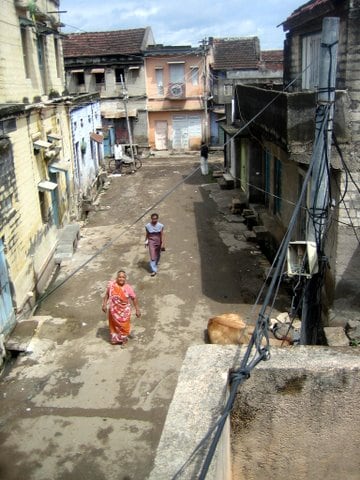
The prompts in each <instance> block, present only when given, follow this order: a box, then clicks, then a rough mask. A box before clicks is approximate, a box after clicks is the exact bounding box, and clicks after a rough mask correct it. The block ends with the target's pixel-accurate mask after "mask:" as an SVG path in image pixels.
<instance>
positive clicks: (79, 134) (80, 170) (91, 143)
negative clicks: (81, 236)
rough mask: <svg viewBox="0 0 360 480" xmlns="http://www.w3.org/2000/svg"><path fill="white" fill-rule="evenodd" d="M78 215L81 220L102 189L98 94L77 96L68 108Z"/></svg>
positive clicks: (101, 143)
mask: <svg viewBox="0 0 360 480" xmlns="http://www.w3.org/2000/svg"><path fill="white" fill-rule="evenodd" d="M69 116H70V124H71V137H72V148H73V158H74V190H75V196H76V198H75V203H76V207H77V216H78V217H82V216H84V214H86V212H87V211H88V208H89V206H90V205H91V204H92V202H93V200H94V199H95V198H96V196H97V194H98V191H99V189H100V188H101V186H102V182H103V180H102V172H103V171H104V170H105V166H104V149H103V140H104V137H103V135H102V131H103V129H102V125H101V108H100V99H99V95H98V94H93V95H86V94H84V95H79V96H77V97H76V98H74V99H73V100H72V103H71V106H70V107H69Z"/></svg>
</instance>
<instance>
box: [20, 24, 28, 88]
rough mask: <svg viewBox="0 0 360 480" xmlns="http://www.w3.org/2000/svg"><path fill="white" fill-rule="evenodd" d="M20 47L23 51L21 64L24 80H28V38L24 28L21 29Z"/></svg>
mask: <svg viewBox="0 0 360 480" xmlns="http://www.w3.org/2000/svg"><path fill="white" fill-rule="evenodd" d="M20 32H21V46H22V51H23V62H24V68H25V76H26V78H30V65H29V51H28V36H27V30H26V28H21V29H20Z"/></svg>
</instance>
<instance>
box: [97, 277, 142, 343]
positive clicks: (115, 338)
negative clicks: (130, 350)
mask: <svg viewBox="0 0 360 480" xmlns="http://www.w3.org/2000/svg"><path fill="white" fill-rule="evenodd" d="M130 300H131V301H132V303H133V305H134V307H135V313H136V316H137V317H140V316H141V313H140V309H139V305H138V301H137V298H136V295H135V292H134V290H133V288H132V287H131V286H130V285H129V284H128V283H126V273H125V272H124V271H123V270H119V271H118V273H117V276H116V280H111V281H110V282H109V283H108V286H107V289H106V292H105V295H104V298H103V303H102V309H103V311H104V312H107V313H108V320H109V329H110V343H111V344H112V345H124V344H125V343H126V342H127V340H128V337H129V334H130V331H131V326H130V317H131V303H130Z"/></svg>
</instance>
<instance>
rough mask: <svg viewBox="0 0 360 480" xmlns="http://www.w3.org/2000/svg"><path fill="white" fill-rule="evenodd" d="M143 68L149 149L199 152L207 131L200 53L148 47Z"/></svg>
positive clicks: (202, 64)
mask: <svg viewBox="0 0 360 480" xmlns="http://www.w3.org/2000/svg"><path fill="white" fill-rule="evenodd" d="M145 68H146V90H147V97H148V105H147V110H148V133H149V144H150V147H151V148H153V149H155V150H183V151H186V150H197V149H199V147H200V144H201V142H202V140H204V139H205V138H206V131H207V119H206V114H205V112H206V107H205V101H206V93H205V91H206V82H205V81H204V79H205V78H206V75H205V60H204V54H203V51H202V50H201V49H199V48H192V47H190V46H163V45H154V46H150V47H148V49H147V50H146V52H145Z"/></svg>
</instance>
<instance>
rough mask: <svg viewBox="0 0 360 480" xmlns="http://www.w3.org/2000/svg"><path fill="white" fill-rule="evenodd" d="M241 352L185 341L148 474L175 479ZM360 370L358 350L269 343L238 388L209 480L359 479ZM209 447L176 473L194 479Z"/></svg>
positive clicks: (214, 412) (215, 412) (216, 410)
mask: <svg viewBox="0 0 360 480" xmlns="http://www.w3.org/2000/svg"><path fill="white" fill-rule="evenodd" d="M243 352H244V350H239V349H238V348H236V347H231V346H229V347H221V346H216V345H203V346H194V347H191V348H189V350H188V352H187V355H186V358H185V361H184V364H183V366H182V369H181V372H180V377H179V381H178V385H177V388H176V391H175V394H174V398H173V401H172V403H171V405H170V409H169V412H168V416H167V419H166V422H165V426H164V430H163V433H162V437H161V440H160V443H159V446H158V452H157V456H156V459H155V466H154V469H153V471H152V473H151V475H150V479H151V480H155V479H156V480H162V479H169V478H173V477H174V475H175V474H176V473H177V472H178V470H179V469H180V467H181V466H182V465H183V464H184V463H185V462H186V461H187V460H188V458H189V456H190V455H191V453H192V452H193V451H194V449H195V448H196V447H197V445H198V443H199V441H200V440H201V439H202V438H203V437H204V435H205V434H206V433H207V432H208V429H209V427H210V426H211V425H213V422H214V421H216V419H217V418H218V417H219V415H220V413H221V411H222V406H223V404H224V401H225V396H226V392H227V377H228V371H229V369H230V368H231V367H232V366H233V365H238V362H239V358H241V356H242V354H243ZM359 370H360V352H359V350H358V349H356V350H355V349H351V348H325V347H293V348H286V349H273V350H272V357H271V360H270V361H268V362H262V363H261V364H260V365H259V366H258V367H257V368H256V369H255V370H254V371H253V372H252V375H251V377H250V379H249V380H247V381H246V382H245V383H244V384H243V385H242V386H241V387H240V388H239V391H238V394H237V398H236V401H235V405H234V409H233V412H232V415H231V428H230V429H229V431H230V433H229V431H227V430H226V429H225V430H224V433H223V438H222V442H221V444H220V445H219V447H218V449H217V453H216V456H215V458H214V461H213V464H212V468H211V470H210V472H209V474H208V476H207V479H222V480H224V479H226V480H229V479H230V478H232V479H234V480H235V479H236V480H240V479H246V480H249V479H262V478H264V479H265V478H266V479H276V480H281V479H284V480H285V479H288V478H289V477H290V476H291V477H293V478H296V479H297V480H302V479H304V480H305V479H306V480H307V479H309V478H327V479H328V480H332V479H334V480H335V479H340V478H347V479H355V478H358V472H359V467H360V458H359V455H358V451H359V443H360V442H359V435H358V432H359V427H360V417H359V415H358V408H357V399H358V398H359V394H360V381H359ZM230 445H231V446H230ZM206 451H207V450H206V448H205V449H200V451H199V452H198V454H197V455H196V456H195V458H194V461H192V462H191V463H189V465H188V466H187V468H186V469H184V471H183V472H182V474H181V475H179V476H177V477H176V478H177V479H192V478H197V476H198V474H199V472H200V469H201V465H202V463H203V460H204V458H205V455H206Z"/></svg>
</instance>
